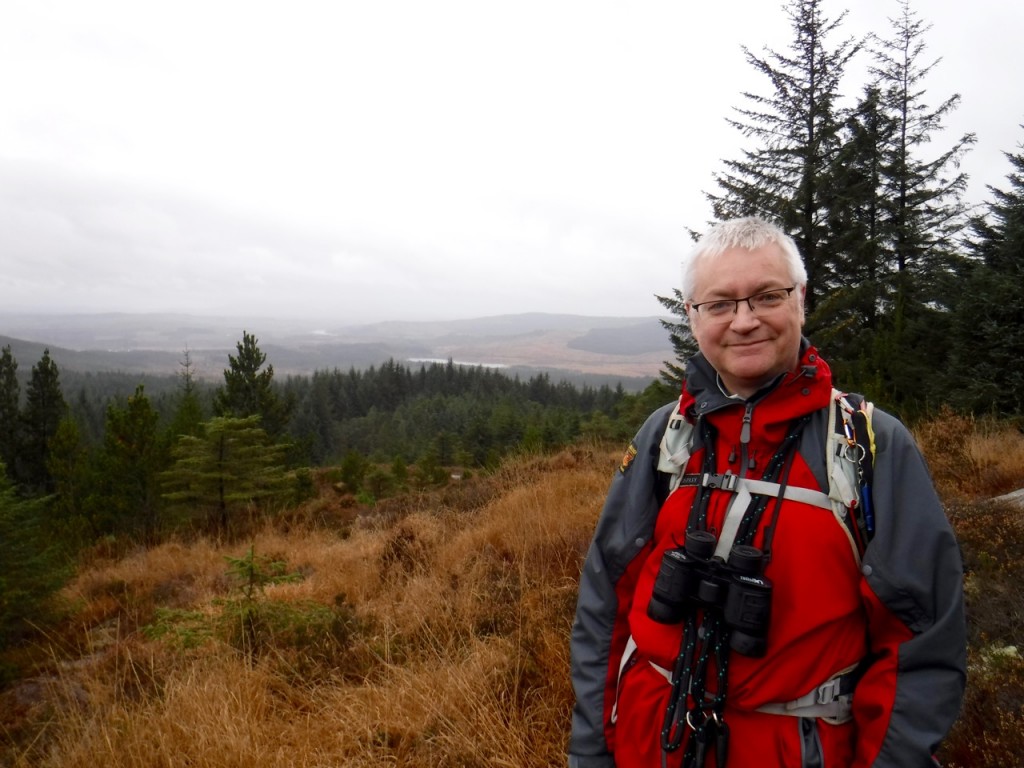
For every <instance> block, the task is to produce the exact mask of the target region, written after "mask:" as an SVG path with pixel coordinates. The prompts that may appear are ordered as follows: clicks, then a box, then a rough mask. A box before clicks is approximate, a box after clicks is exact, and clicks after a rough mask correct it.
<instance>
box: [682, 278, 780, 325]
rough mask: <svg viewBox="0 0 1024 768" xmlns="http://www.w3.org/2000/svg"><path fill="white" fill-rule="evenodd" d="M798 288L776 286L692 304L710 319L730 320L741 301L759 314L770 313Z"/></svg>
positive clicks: (737, 310)
mask: <svg viewBox="0 0 1024 768" xmlns="http://www.w3.org/2000/svg"><path fill="white" fill-rule="evenodd" d="M795 290H796V286H795V285H794V286H792V287H791V288H776V289H774V290H771V291H763V292H762V293H755V294H754V295H753V296H745V297H744V298H742V299H715V300H714V301H702V302H700V303H699V304H691V305H690V307H691V308H692V309H695V310H697V314H699V315H700V316H701V317H704V318H707V319H709V320H721V321H725V320H729V319H730V318H732V316H733V315H735V314H736V313H737V312H739V310H740V302H741V301H745V302H747V306H748V307H750V311H751V312H753V313H754V314H755V315H757V316H762V315H768V314H771V313H772V312H774V311H775V310H777V309H779V308H780V307H781V306H782V305H783V304H785V303H786V301H787V299H789V295H790V294H791V293H793V291H795Z"/></svg>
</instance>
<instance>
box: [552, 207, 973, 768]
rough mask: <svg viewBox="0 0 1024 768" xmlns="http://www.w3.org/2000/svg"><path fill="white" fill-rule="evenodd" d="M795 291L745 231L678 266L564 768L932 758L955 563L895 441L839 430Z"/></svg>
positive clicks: (616, 515)
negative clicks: (668, 397)
mask: <svg viewBox="0 0 1024 768" xmlns="http://www.w3.org/2000/svg"><path fill="white" fill-rule="evenodd" d="M806 284H807V274H806V271H805V268H804V266H803V263H802V260H801V258H800V255H799V253H798V251H797V249H796V246H795V244H794V243H793V241H792V239H791V238H789V237H788V236H787V235H786V234H785V233H783V232H782V231H781V230H779V229H778V228H777V227H775V226H773V225H771V224H769V223H767V222H765V221H763V220H760V219H755V218H747V219H737V220H732V221H727V222H724V223H722V224H719V225H718V226H716V227H715V228H714V229H712V230H711V231H710V232H709V233H708V234H707V235H706V236H705V237H704V238H703V239H702V240H701V241H700V242H699V243H698V244H697V246H696V248H695V250H694V251H693V253H692V254H691V255H690V256H689V258H688V259H687V260H686V261H685V263H684V267H683V285H682V292H683V296H684V297H685V300H686V304H685V306H686V312H687V317H688V320H689V324H690V328H691V331H692V333H693V336H694V338H695V340H696V341H697V344H698V347H699V349H700V352H699V354H697V355H695V356H694V357H693V358H692V359H691V360H690V361H689V363H688V365H687V370H686V383H685V386H684V388H683V392H682V396H681V398H680V400H679V402H678V403H672V404H669V405H667V406H665V407H664V408H662V409H660V410H658V411H657V412H655V413H654V414H653V415H652V416H651V417H650V418H649V419H648V420H647V422H646V423H645V424H644V426H643V427H642V428H641V429H640V431H639V432H638V433H637V435H636V437H635V439H634V441H633V442H632V443H631V444H630V448H629V450H628V451H627V453H626V457H625V458H624V460H623V462H622V466H621V467H620V468H619V470H618V471H617V472H616V476H615V478H614V479H613V481H612V485H611V488H610V490H609V494H608V498H607V500H606V502H605V506H604V509H603V511H602V513H601V518H600V520H599V522H598V525H597V529H596V531H595V535H594V540H593V543H592V544H591V547H590V550H589V552H588V555H587V559H586V563H585V566H584V570H583V573H582V576H581V580H580V593H579V601H578V605H577V614H576V621H575V623H574V625H573V630H572V675H573V685H574V688H575V691H576V699H577V701H576V707H575V710H574V712H573V727H572V736H571V739H570V744H569V753H570V755H569V765H570V766H572V767H573V768H609V767H611V766H617V768H634V767H635V768H640V767H641V766H643V767H647V768H656V767H657V766H662V765H665V766H686V768H702V767H703V766H709V767H710V766H715V767H716V768H722V766H724V764H725V763H726V761H727V762H728V764H729V765H730V766H733V767H734V768H748V767H749V768H754V767H756V768H782V767H783V766H785V768H795V767H796V766H801V767H804V768H811V767H812V766H813V767H814V768H867V767H868V766H875V767H876V768H917V767H919V766H932V765H934V764H935V763H934V758H933V757H932V755H933V754H934V751H935V749H936V748H937V746H938V744H939V742H940V741H941V739H942V738H943V737H944V736H945V735H946V733H947V731H948V729H949V728H950V726H951V725H952V723H953V721H954V719H955V718H956V716H957V713H958V711H959V706H960V701H961V698H962V695H963V689H964V684H965V678H966V674H965V667H966V659H965V656H966V653H965V644H966V641H965V636H966V628H965V622H964V614H963V592H962V567H961V561H960V555H959V550H958V547H957V543H956V540H955V538H954V536H953V533H952V531H951V529H950V526H949V524H948V521H947V519H946V517H945V514H944V512H943V510H942V507H941V505H940V502H939V500H938V498H937V496H936V494H935V491H934V489H933V486H932V483H931V479H930V477H929V474H928V470H927V467H926V466H925V463H924V461H923V459H922V457H921V455H920V453H919V451H918V450H917V448H916V446H915V444H914V442H913V439H912V438H911V436H910V434H909V433H908V432H907V430H906V429H905V428H904V427H903V426H902V425H901V424H900V423H899V422H898V421H897V420H896V419H895V418H893V417H892V416H890V415H888V414H885V413H883V412H881V411H879V410H874V411H873V412H872V413H871V415H870V416H867V415H864V414H863V413H862V416H863V418H862V420H861V421H858V420H857V419H856V418H854V417H853V416H852V415H851V414H853V413H854V412H855V408H854V407H853V406H852V405H851V400H853V401H855V400H856V398H853V397H850V398H847V397H844V396H843V395H842V393H839V392H837V391H836V390H833V387H832V378H831V373H830V371H829V368H828V366H827V364H826V363H825V362H824V361H823V360H822V359H821V358H820V357H819V356H818V354H817V351H816V350H815V348H814V347H813V346H811V345H810V343H809V342H808V341H807V340H806V339H804V338H803V337H802V333H801V329H802V326H803V322H804V292H805V289H806ZM837 424H838V425H839V426H837ZM855 433H856V434H855ZM844 441H845V442H844ZM865 446H867V447H865ZM865 461H866V468H865ZM851 473H855V476H854V475H853V474H851ZM844 476H845V477H847V478H850V477H854V482H844V480H843V477H844ZM868 476H871V483H870V486H871V487H870V490H869V489H867V488H866V487H865V488H863V489H861V490H860V491H857V490H856V488H857V487H859V486H862V485H866V483H867V478H868ZM844 488H845V491H844V490H843V489H844ZM844 494H845V495H844ZM836 499H844V501H842V502H837V501H836Z"/></svg>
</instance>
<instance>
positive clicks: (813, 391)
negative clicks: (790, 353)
mask: <svg viewBox="0 0 1024 768" xmlns="http://www.w3.org/2000/svg"><path fill="white" fill-rule="evenodd" d="M720 382H721V379H720V378H719V376H718V371H716V370H715V369H714V368H713V367H712V366H711V364H710V363H709V362H708V361H707V358H705V357H704V355H703V354H701V353H699V352H698V353H697V354H696V355H694V356H693V357H691V358H690V359H689V360H688V361H687V364H686V379H685V381H684V384H683V392H682V395H681V397H680V406H681V408H680V410H681V411H682V412H683V413H686V414H687V415H688V416H690V417H695V416H697V415H705V414H708V413H712V412H714V411H717V410H719V409H721V408H726V407H729V406H734V405H738V404H742V403H745V402H760V401H762V400H765V399H768V398H771V399H775V398H774V397H772V395H773V394H774V393H779V395H782V394H784V393H785V392H786V391H788V390H789V389H791V388H794V387H795V388H796V389H797V390H799V392H800V393H801V394H803V395H806V396H807V397H808V398H809V400H808V404H809V405H812V406H813V407H809V408H807V409H806V410H808V411H809V410H813V409H815V408H819V407H822V405H825V404H827V403H828V398H829V397H831V392H832V371H831V370H830V369H829V367H828V363H826V362H825V361H824V360H822V359H821V357H820V356H819V355H818V351H817V349H815V347H814V346H813V345H812V344H811V342H810V341H808V339H807V338H806V337H804V338H802V339H801V341H800V360H799V363H798V364H797V366H796V368H794V369H793V370H791V371H789V372H787V373H784V374H781V375H780V376H778V377H777V378H776V379H775V380H774V381H772V382H770V383H769V384H767V385H766V386H764V387H762V388H761V389H760V390H758V391H757V392H755V393H754V394H753V395H751V396H750V397H749V398H746V399H744V398H741V397H737V396H734V395H730V394H729V393H728V392H727V391H726V390H725V388H724V387H722V386H721V383H720ZM801 410H803V409H801ZM796 415H800V414H796Z"/></svg>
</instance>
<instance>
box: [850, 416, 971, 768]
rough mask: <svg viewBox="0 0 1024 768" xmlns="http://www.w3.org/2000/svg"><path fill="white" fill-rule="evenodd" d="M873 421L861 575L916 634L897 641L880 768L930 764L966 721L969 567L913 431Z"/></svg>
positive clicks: (877, 418) (890, 418) (880, 418)
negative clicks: (872, 525)
mask: <svg viewBox="0 0 1024 768" xmlns="http://www.w3.org/2000/svg"><path fill="white" fill-rule="evenodd" d="M872 423H873V426H874V431H875V440H876V454H875V461H874V484H873V498H874V507H875V520H876V526H877V527H876V532H875V536H874V538H873V539H872V541H871V543H870V545H869V546H868V548H867V551H866V552H865V556H864V561H863V570H864V575H865V578H866V580H867V583H868V586H870V588H871V590H872V591H873V592H874V593H875V595H876V596H877V597H878V599H879V600H880V601H881V602H882V603H883V604H884V605H885V606H886V607H887V608H888V609H889V611H891V612H892V613H893V614H894V615H895V616H896V617H897V618H898V619H899V620H900V621H902V622H903V624H905V625H906V627H907V628H908V629H909V630H910V632H911V633H912V637H910V639H907V640H905V641H903V642H900V643H899V644H898V650H897V666H896V675H895V681H889V682H888V683H887V685H890V684H892V683H893V682H894V684H895V699H894V703H893V707H892V712H891V716H890V719H889V724H888V728H887V730H886V732H885V736H884V739H883V741H882V743H881V745H880V746H879V747H878V752H877V757H876V758H875V762H874V766H875V768H916V767H917V766H921V767H923V766H932V765H934V764H935V763H934V761H933V760H932V755H933V754H934V752H935V750H936V749H937V747H938V745H939V742H940V741H941V740H942V739H943V738H944V737H945V735H946V733H947V732H948V731H949V729H950V728H951V727H952V725H953V722H954V721H955V720H956V718H957V716H958V714H959V711H960V704H961V701H962V698H963V693H964V687H965V684H966V678H967V672H966V644H967V641H966V638H967V628H966V622H965V618H964V605H963V566H962V561H961V556H960V550H959V546H958V544H957V541H956V538H955V537H954V534H953V531H952V528H951V526H950V524H949V521H948V519H947V517H946V514H945V512H944V510H943V507H942V504H941V502H940V501H939V499H938V496H937V495H936V493H935V490H934V487H933V484H932V480H931V476H930V475H929V472H928V468H927V466H926V465H925V462H924V459H923V458H922V456H921V454H920V452H919V450H918V448H917V446H916V444H915V443H914V441H913V438H912V437H911V435H910V433H909V432H908V431H907V430H906V428H905V427H904V426H903V425H902V424H900V423H899V421H898V420H897V419H895V418H894V417H893V416H890V415H889V414H886V413H884V412H881V411H878V410H876V411H875V413H874V416H873V419H872ZM862 682H863V681H862ZM856 699H857V696H856V695H855V696H854V706H855V707H856Z"/></svg>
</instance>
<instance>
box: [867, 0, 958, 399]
mask: <svg viewBox="0 0 1024 768" xmlns="http://www.w3.org/2000/svg"><path fill="white" fill-rule="evenodd" d="M899 6H900V14H899V15H898V16H897V17H895V18H893V19H890V23H891V25H892V27H891V30H890V35H889V36H888V37H885V38H882V37H879V36H873V37H872V40H873V43H872V46H871V48H872V54H873V57H874V62H875V63H874V66H873V67H872V68H871V74H872V76H873V81H872V90H873V93H877V94H878V99H879V101H878V110H879V112H880V116H879V123H878V124H879V125H881V126H884V129H883V130H880V131H879V132H878V133H877V134H876V135H875V136H874V138H875V139H876V141H877V142H878V143H877V145H876V146H875V147H873V148H870V150H869V151H871V152H872V153H873V154H872V157H875V156H876V155H875V153H877V157H878V170H879V174H878V186H877V188H876V191H875V195H876V205H877V211H878V219H877V221H876V229H875V231H874V232H873V233H871V234H872V235H873V238H874V239H873V241H871V244H870V246H869V247H870V248H871V249H872V253H873V254H875V255H877V265H878V267H879V269H878V272H877V274H876V275H875V278H876V279H875V280H874V281H873V283H872V285H873V286H874V287H875V290H876V295H875V297H874V301H875V305H876V306H878V307H885V308H886V310H885V314H884V317H882V318H881V322H880V323H879V324H878V327H877V328H876V329H874V335H873V338H874V349H873V352H872V355H871V359H870V361H869V365H870V367H871V370H870V371H867V372H866V373H867V374H868V376H869V377H870V378H873V379H875V380H876V381H877V382H878V383H879V385H880V387H881V390H882V391H880V392H878V393H876V395H877V396H880V397H882V398H884V399H885V400H887V401H890V402H894V403H896V404H898V405H899V406H900V407H901V409H906V408H907V407H911V406H913V405H915V404H920V403H922V402H923V401H924V400H925V399H926V398H927V396H928V394H929V391H928V389H929V388H928V383H929V382H930V381H933V380H934V379H935V378H936V377H935V376H934V373H935V371H937V370H941V369H942V368H943V367H944V365H945V355H944V352H945V350H947V349H948V345H947V344H945V343H944V339H945V338H946V336H947V335H948V332H949V319H950V313H949V309H950V297H951V296H952V295H954V291H953V290H952V285H953V283H952V282H951V281H952V280H953V279H954V278H955V276H956V275H957V273H958V272H960V271H961V266H962V260H961V258H960V256H959V249H958V243H957V240H958V237H959V234H960V232H961V231H962V229H963V226H964V214H965V210H966V206H965V205H964V203H963V202H962V195H963V192H964V190H965V189H966V185H967V176H966V174H964V173H962V172H961V171H960V170H959V166H960V161H961V160H962V158H963V156H964V154H965V153H966V152H967V151H968V149H969V148H970V146H971V145H972V144H973V143H974V141H975V137H974V135H973V134H970V133H967V134H964V135H962V136H960V137H959V138H957V139H956V140H954V141H953V143H952V144H951V145H950V146H947V147H945V148H942V149H939V150H937V151H936V150H933V149H932V146H931V145H932V142H933V140H934V138H935V137H936V136H937V135H938V133H939V132H940V131H941V129H942V127H943V122H944V121H945V119H946V118H947V117H948V116H949V114H950V113H951V112H953V111H954V110H955V109H956V108H957V106H958V105H959V102H960V96H959V94H954V95H952V96H950V97H948V98H946V99H945V100H943V101H942V102H941V103H940V104H939V106H937V107H934V108H933V107H931V106H929V105H928V103H927V101H926V97H927V90H926V88H925V81H926V79H927V78H928V76H929V74H930V73H931V72H932V70H933V68H934V67H935V66H936V65H937V64H938V63H939V62H940V61H941V59H936V60H933V61H925V60H924V56H925V51H926V48H927V47H926V44H925V41H924V36H925V34H926V33H927V32H928V30H929V29H930V28H931V27H930V25H927V24H925V23H923V22H922V21H921V20H920V19H919V18H918V17H917V15H916V14H915V13H914V12H913V11H911V9H910V5H909V2H908V0H900V2H899Z"/></svg>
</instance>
